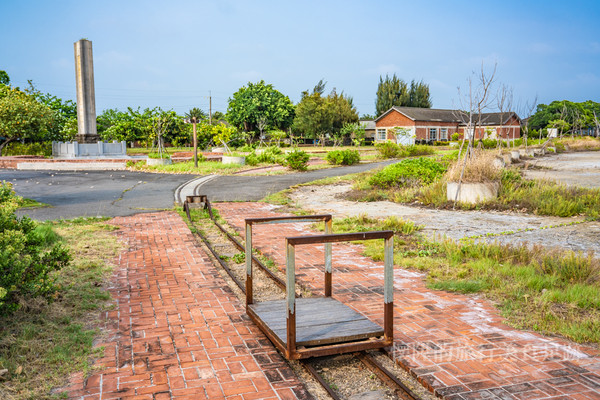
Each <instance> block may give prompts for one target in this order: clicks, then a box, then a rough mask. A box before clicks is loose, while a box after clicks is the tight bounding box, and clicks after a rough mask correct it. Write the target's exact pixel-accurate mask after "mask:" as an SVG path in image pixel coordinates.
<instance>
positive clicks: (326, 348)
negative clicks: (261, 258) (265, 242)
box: [246, 214, 394, 360]
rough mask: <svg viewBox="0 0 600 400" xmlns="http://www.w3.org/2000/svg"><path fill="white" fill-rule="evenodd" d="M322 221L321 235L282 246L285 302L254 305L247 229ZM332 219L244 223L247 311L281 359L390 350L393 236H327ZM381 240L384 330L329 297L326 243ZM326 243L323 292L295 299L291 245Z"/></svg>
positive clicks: (327, 246) (291, 240)
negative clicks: (255, 226) (284, 265)
mask: <svg viewBox="0 0 600 400" xmlns="http://www.w3.org/2000/svg"><path fill="white" fill-rule="evenodd" d="M315 221H323V222H325V235H311V236H296V237H288V238H286V239H285V243H286V272H285V275H286V283H285V290H286V299H285V300H276V301H266V302H261V303H254V296H253V293H252V286H253V285H252V226H253V225H259V224H281V223H290V222H315ZM331 227H332V223H331V215H329V214H326V215H304V216H286V217H283V216H282V217H271V218H248V219H246V313H247V314H248V316H249V317H250V318H251V319H252V321H254V323H256V325H258V327H259V328H260V330H261V331H263V332H264V334H265V335H267V337H268V338H269V339H270V340H271V341H272V342H273V344H274V345H275V346H276V347H277V348H278V349H279V350H281V351H282V352H283V353H284V354H285V357H286V358H288V359H290V360H297V359H301V358H308V357H319V356H325V355H331V354H341V353H348V352H355V351H361V350H367V349H376V348H382V347H387V346H391V345H392V344H393V341H394V333H393V332H394V315H393V312H394V304H393V303H394V290H393V275H394V265H393V259H394V257H393V255H394V254H393V251H394V250H393V249H394V239H393V238H394V232H392V231H380V232H360V233H340V234H332V233H331ZM372 239H385V251H384V254H385V257H384V258H385V260H384V273H383V275H384V288H383V289H384V290H383V291H384V295H383V300H384V301H383V303H384V304H383V324H384V326H383V329H382V328H381V327H380V326H379V325H377V324H375V323H373V322H371V321H369V319H367V318H366V317H365V316H363V315H361V314H359V313H358V312H356V311H354V310H352V309H351V308H350V307H348V306H346V305H344V304H342V303H341V302H339V301H338V300H335V299H334V298H333V297H332V291H333V290H332V289H333V285H332V273H333V271H332V253H331V245H332V244H333V243H337V242H348V241H350V242H351V241H356V240H372ZM319 243H321V244H324V245H325V271H324V276H323V277H324V282H325V285H324V294H325V297H318V298H299V299H297V298H296V246H301V245H310V244H319Z"/></svg>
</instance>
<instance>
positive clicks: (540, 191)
mask: <svg viewBox="0 0 600 400" xmlns="http://www.w3.org/2000/svg"><path fill="white" fill-rule="evenodd" d="M595 142H598V143H600V141H597V140H596V141H595ZM455 158H456V155H455V154H450V155H446V156H443V157H437V158H413V159H406V160H402V161H401V162H399V163H396V164H393V165H389V166H387V167H385V168H383V169H379V170H377V171H371V172H367V173H364V174H361V175H359V176H358V177H357V178H356V179H355V180H354V190H353V191H352V192H351V193H349V194H347V195H346V197H347V198H348V199H350V200H354V201H378V200H389V201H394V202H397V203H408V204H419V205H424V206H429V207H436V208H453V207H455V205H454V202H453V201H449V200H448V199H447V189H446V183H447V182H449V181H458V178H459V177H460V176H461V174H462V182H498V184H499V191H498V197H497V198H496V199H493V200H489V201H487V202H484V203H479V204H466V203H458V204H457V205H456V206H457V207H459V208H461V209H463V210H472V209H483V210H513V211H519V212H528V213H532V214H538V215H551V216H558V217H573V216H579V215H583V216H585V217H587V218H592V219H597V218H600V190H599V189H587V188H578V187H572V186H567V185H564V184H561V183H557V182H554V181H548V180H526V179H524V178H523V177H522V173H521V170H520V169H519V168H499V167H496V166H494V159H495V152H494V151H492V150H490V151H478V155H477V157H473V158H472V160H473V161H470V162H469V163H467V164H466V166H465V168H464V169H463V168H462V163H458V162H456V161H453V159H455Z"/></svg>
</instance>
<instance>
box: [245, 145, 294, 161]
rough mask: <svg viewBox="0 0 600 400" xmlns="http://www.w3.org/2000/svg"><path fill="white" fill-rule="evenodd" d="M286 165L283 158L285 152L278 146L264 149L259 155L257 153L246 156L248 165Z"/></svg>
mask: <svg viewBox="0 0 600 400" xmlns="http://www.w3.org/2000/svg"><path fill="white" fill-rule="evenodd" d="M260 163H263V164H282V165H283V164H285V159H284V157H283V151H281V149H280V148H279V147H277V146H270V147H267V148H265V149H262V151H260V152H259V153H258V154H257V152H256V151H253V152H252V153H250V154H248V155H247V156H246V164H248V165H257V164H260Z"/></svg>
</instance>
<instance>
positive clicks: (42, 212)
mask: <svg viewBox="0 0 600 400" xmlns="http://www.w3.org/2000/svg"><path fill="white" fill-rule="evenodd" d="M391 162H393V161H387V162H383V163H373V164H360V165H355V166H351V167H340V168H329V169H322V170H318V171H311V172H304V173H295V174H287V175H273V176H217V177H216V178H214V179H212V180H211V181H210V182H207V183H205V184H204V185H203V186H202V187H201V188H199V190H198V192H199V193H201V194H207V195H208V196H209V198H210V199H211V200H212V201H254V200H259V199H261V198H263V197H264V196H266V195H267V194H270V193H274V192H278V191H280V190H283V189H286V188H288V187H290V186H293V185H296V184H299V183H304V182H310V181H313V180H316V179H320V178H324V177H328V176H338V175H345V174H350V173H355V172H361V171H366V170H368V169H371V168H374V167H376V166H380V165H383V164H389V163H391ZM197 177H198V176H194V175H174V174H151V173H146V172H131V171H89V172H64V171H20V170H9V169H4V170H1V169H0V181H8V182H12V183H13V185H14V189H15V192H16V193H17V194H18V195H20V196H23V197H26V198H30V199H34V200H37V201H39V202H41V203H45V204H49V205H51V207H45V208H33V209H28V210H21V211H19V214H20V215H29V216H30V217H31V218H33V219H37V220H50V219H60V218H64V219H70V218H76V217H96V216H106V217H115V216H127V215H132V214H136V213H140V212H149V211H156V210H163V209H170V208H172V207H173V204H174V193H175V191H176V190H177V188H178V187H180V186H181V185H183V184H185V183H186V182H188V181H190V180H192V179H195V178H197Z"/></svg>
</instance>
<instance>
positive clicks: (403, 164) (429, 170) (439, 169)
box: [369, 157, 446, 189]
mask: <svg viewBox="0 0 600 400" xmlns="http://www.w3.org/2000/svg"><path fill="white" fill-rule="evenodd" d="M444 172H446V167H445V166H444V165H443V164H442V163H440V162H438V161H436V160H434V159H431V158H423V157H419V158H412V159H408V160H402V161H400V162H399V163H396V164H392V165H388V166H387V167H385V168H384V169H382V170H381V171H379V172H377V173H376V174H374V175H373V176H371V178H369V184H370V185H373V186H377V187H380V188H384V189H386V188H392V187H403V186H415V185H422V184H429V183H431V182H433V181H435V180H437V179H439V178H440V177H441V176H442V175H443V174H444Z"/></svg>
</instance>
